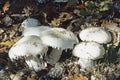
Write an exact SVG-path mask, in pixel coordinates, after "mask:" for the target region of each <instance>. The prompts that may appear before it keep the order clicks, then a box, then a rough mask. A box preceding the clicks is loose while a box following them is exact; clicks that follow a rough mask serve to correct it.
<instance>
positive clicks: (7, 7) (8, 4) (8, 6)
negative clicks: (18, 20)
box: [3, 1, 10, 13]
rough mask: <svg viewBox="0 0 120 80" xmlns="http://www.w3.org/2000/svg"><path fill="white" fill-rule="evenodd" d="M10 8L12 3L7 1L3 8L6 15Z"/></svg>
mask: <svg viewBox="0 0 120 80" xmlns="http://www.w3.org/2000/svg"><path fill="white" fill-rule="evenodd" d="M9 8H10V2H9V1H7V2H6V3H5V4H4V6H3V12H4V13H5V12H6V11H8V10H9Z"/></svg>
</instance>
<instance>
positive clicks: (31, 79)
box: [27, 77, 37, 80]
mask: <svg viewBox="0 0 120 80" xmlns="http://www.w3.org/2000/svg"><path fill="white" fill-rule="evenodd" d="M27 80H37V79H36V78H35V77H27Z"/></svg>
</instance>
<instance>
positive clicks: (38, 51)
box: [9, 36, 48, 60]
mask: <svg viewBox="0 0 120 80" xmlns="http://www.w3.org/2000/svg"><path fill="white" fill-rule="evenodd" d="M47 49H48V47H47V46H46V45H44V44H43V43H42V42H41V40H40V38H39V37H37V36H26V37H23V38H21V39H20V40H19V41H18V42H17V43H16V44H14V45H13V46H12V47H11V48H10V50H9V57H10V59H11V60H13V59H17V58H20V57H24V56H25V57H27V56H30V55H33V56H35V57H36V56H37V55H40V56H41V57H42V56H43V55H44V54H45V53H46V52H47Z"/></svg>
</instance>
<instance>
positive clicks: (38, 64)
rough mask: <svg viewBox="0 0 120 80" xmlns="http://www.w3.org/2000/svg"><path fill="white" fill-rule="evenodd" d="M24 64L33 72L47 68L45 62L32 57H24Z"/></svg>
mask: <svg viewBox="0 0 120 80" xmlns="http://www.w3.org/2000/svg"><path fill="white" fill-rule="evenodd" d="M25 62H26V63H27V65H28V67H29V68H30V69H33V70H35V71H38V70H41V69H45V68H46V67H47V63H46V62H44V61H43V60H41V59H39V58H37V57H34V56H29V57H26V59H25Z"/></svg>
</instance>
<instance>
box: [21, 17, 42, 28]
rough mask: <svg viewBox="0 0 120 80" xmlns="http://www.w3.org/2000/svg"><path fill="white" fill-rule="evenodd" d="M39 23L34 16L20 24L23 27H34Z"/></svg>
mask: <svg viewBox="0 0 120 80" xmlns="http://www.w3.org/2000/svg"><path fill="white" fill-rule="evenodd" d="M39 25H40V22H39V20H37V19H35V18H27V19H25V20H24V21H23V22H22V24H21V26H22V27H23V28H28V27H36V26H39Z"/></svg>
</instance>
